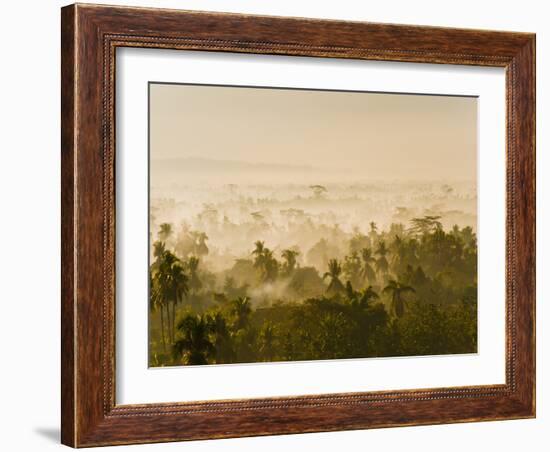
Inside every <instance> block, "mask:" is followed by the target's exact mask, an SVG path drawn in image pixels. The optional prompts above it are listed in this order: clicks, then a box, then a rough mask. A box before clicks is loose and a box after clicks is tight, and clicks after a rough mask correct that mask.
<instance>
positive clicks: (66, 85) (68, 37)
mask: <svg viewBox="0 0 550 452" xmlns="http://www.w3.org/2000/svg"><path fill="white" fill-rule="evenodd" d="M76 28H77V27H76V6H75V5H69V6H65V7H63V8H61V176H62V177H61V443H62V444H65V445H67V446H71V447H76V445H77V427H76V421H77V413H76V367H75V361H76V352H75V350H76V325H75V320H76V306H75V303H76V293H75V288H76V286H75V281H76V257H75V249H76V240H75V232H76V229H75V217H76V215H75V213H76V212H75V211H76V209H75V191H76V190H75V181H76V154H75V148H76V131H75V126H76V114H77V111H76V110H77V107H76V53H75V50H76Z"/></svg>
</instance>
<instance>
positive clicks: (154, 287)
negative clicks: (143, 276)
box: [149, 269, 166, 352]
mask: <svg viewBox="0 0 550 452" xmlns="http://www.w3.org/2000/svg"><path fill="white" fill-rule="evenodd" d="M159 286H160V285H159V279H158V272H156V271H153V269H151V270H150V272H149V309H150V310H151V312H154V311H157V310H160V335H161V340H162V348H163V349H164V351H165V352H166V335H165V325H164V309H165V307H166V306H165V303H164V299H163V297H162V294H161V290H160V287H159Z"/></svg>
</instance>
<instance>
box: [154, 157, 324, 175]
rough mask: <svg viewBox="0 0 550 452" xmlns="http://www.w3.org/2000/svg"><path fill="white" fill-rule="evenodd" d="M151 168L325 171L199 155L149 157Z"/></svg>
mask: <svg viewBox="0 0 550 452" xmlns="http://www.w3.org/2000/svg"><path fill="white" fill-rule="evenodd" d="M151 170H152V171H154V172H157V171H158V172H160V173H179V174H181V173H187V172H192V173H218V172H220V173H225V174H227V173H243V172H245V173H247V172H259V173H280V172H283V173H289V172H297V173H308V172H326V171H327V170H323V169H319V168H315V167H312V166H306V165H303V166H300V165H282V164H272V163H250V162H243V161H238V160H217V159H208V158H201V157H182V158H170V159H158V160H155V159H151Z"/></svg>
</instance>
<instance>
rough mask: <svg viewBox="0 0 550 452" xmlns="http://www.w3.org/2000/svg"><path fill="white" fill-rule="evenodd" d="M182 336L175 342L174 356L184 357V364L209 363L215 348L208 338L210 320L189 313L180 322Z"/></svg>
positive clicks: (178, 327) (179, 327)
mask: <svg viewBox="0 0 550 452" xmlns="http://www.w3.org/2000/svg"><path fill="white" fill-rule="evenodd" d="M177 330H178V333H180V337H179V339H178V340H177V341H175V342H174V346H173V354H174V358H182V359H183V363H184V364H188V365H201V364H208V357H209V356H211V355H212V354H213V353H214V351H215V349H214V345H213V344H212V343H211V342H210V340H209V338H208V331H209V328H208V322H207V321H206V319H205V318H203V317H201V316H195V315H191V314H189V315H187V316H185V317H184V318H183V319H182V320H180V321H179V322H178V326H177Z"/></svg>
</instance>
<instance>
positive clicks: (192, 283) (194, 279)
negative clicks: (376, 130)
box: [187, 256, 202, 293]
mask: <svg viewBox="0 0 550 452" xmlns="http://www.w3.org/2000/svg"><path fill="white" fill-rule="evenodd" d="M199 263H200V261H199V259H198V258H197V257H195V256H191V257H190V258H189V259H188V261H187V269H188V270H189V289H190V290H191V293H196V292H197V291H199V290H200V289H201V288H202V282H201V280H200V279H199V275H198V270H199Z"/></svg>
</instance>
